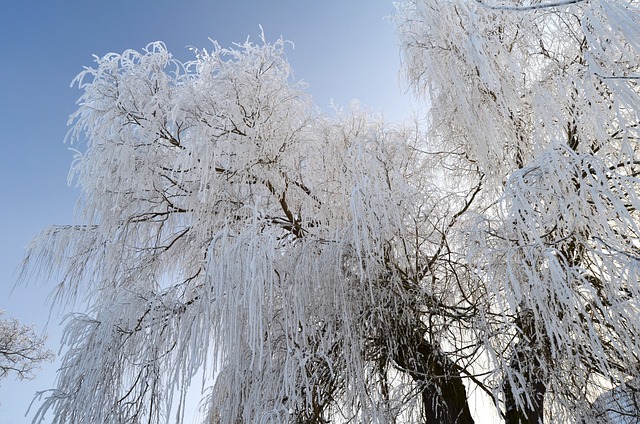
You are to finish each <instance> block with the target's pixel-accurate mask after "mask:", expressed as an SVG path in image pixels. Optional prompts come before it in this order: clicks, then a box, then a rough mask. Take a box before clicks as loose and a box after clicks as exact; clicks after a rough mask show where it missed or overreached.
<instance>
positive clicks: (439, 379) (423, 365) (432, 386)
mask: <svg viewBox="0 0 640 424" xmlns="http://www.w3.org/2000/svg"><path fill="white" fill-rule="evenodd" d="M393 360H394V361H395V362H396V364H398V365H399V366H400V367H401V368H403V369H404V371H405V372H407V373H408V374H409V375H411V377H412V378H413V379H414V380H415V381H416V382H417V383H418V384H419V385H420V386H421V387H422V391H421V397H422V407H423V415H424V422H425V423H428V424H431V423H438V424H474V421H473V418H472V416H471V411H470V409H469V404H468V402H467V392H466V389H465V387H464V384H463V383H462V378H461V377H460V370H459V368H458V366H457V365H456V364H455V363H454V362H453V361H451V359H449V358H448V357H447V356H446V355H445V354H444V353H442V352H441V351H440V350H439V349H438V348H435V347H434V346H433V345H431V344H430V343H429V342H427V340H425V339H424V337H423V336H422V335H421V334H416V335H414V337H412V338H411V339H410V340H405V341H404V342H403V343H401V344H400V346H398V349H397V350H396V351H395V353H394V356H393Z"/></svg>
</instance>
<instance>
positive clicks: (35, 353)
mask: <svg viewBox="0 0 640 424" xmlns="http://www.w3.org/2000/svg"><path fill="white" fill-rule="evenodd" d="M3 314H4V311H0V316H2V315H3ZM44 342H45V338H44V337H40V336H38V335H37V334H36V333H35V332H34V330H33V327H31V326H28V325H24V324H22V323H20V322H19V321H18V320H16V319H15V318H2V319H0V379H4V378H7V377H8V376H9V375H11V374H15V375H16V377H17V378H19V379H21V380H22V379H25V378H27V379H29V378H33V376H34V372H35V370H36V369H37V368H38V367H39V366H40V364H41V363H42V362H45V361H50V360H51V359H53V353H52V352H51V351H49V350H47V349H45V347H44Z"/></svg>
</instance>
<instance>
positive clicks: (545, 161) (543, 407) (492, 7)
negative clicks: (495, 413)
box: [399, 0, 640, 423]
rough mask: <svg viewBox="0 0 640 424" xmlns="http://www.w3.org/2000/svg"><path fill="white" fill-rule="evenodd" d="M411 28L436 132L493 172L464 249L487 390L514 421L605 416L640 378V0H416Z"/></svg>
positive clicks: (413, 77)
mask: <svg viewBox="0 0 640 424" xmlns="http://www.w3.org/2000/svg"><path fill="white" fill-rule="evenodd" d="M399 22H400V31H399V33H400V37H401V39H402V43H403V52H404V55H405V58H406V71H407V75H408V78H409V80H410V81H411V83H412V84H413V86H414V87H415V89H416V91H417V92H418V93H419V95H421V96H426V97H427V98H428V99H429V102H430V103H429V104H430V110H429V118H430V123H431V128H430V130H431V132H430V136H431V137H432V139H433V140H434V141H435V142H439V143H442V145H443V146H444V148H443V150H446V151H448V152H449V155H450V157H451V158H452V159H455V158H458V159H457V161H456V163H458V164H460V165H459V166H458V169H457V170H456V172H458V174H460V176H461V178H465V176H467V175H469V174H470V173H471V175H477V174H478V173H480V174H481V175H482V176H483V177H484V178H485V179H486V183H485V184H484V189H483V191H482V193H480V194H479V195H478V198H479V199H481V201H480V202H478V206H479V207H478V208H475V213H476V220H475V225H474V226H471V227H470V228H469V237H468V239H467V240H466V241H465V243H467V245H466V247H465V248H464V249H463V250H466V251H467V252H468V256H467V257H468V258H469V263H468V266H469V267H471V269H473V270H474V273H475V276H476V277H477V278H478V280H477V281H478V282H479V284H480V285H481V287H482V288H483V291H484V293H485V295H484V297H483V298H481V299H480V302H479V308H478V311H479V315H478V324H477V325H476V326H475V332H474V334H475V337H477V340H478V342H481V343H482V349H483V350H484V358H485V362H484V365H486V367H484V370H485V372H488V373H489V374H488V376H487V377H486V380H485V383H484V386H485V387H486V388H487V389H490V390H492V391H493V393H494V398H495V399H496V403H497V405H499V407H500V408H501V410H502V412H503V416H504V418H505V421H506V422H507V423H540V422H543V421H544V422H601V420H602V418H598V417H594V414H595V412H594V411H593V409H592V408H591V406H590V404H591V402H592V401H593V400H594V398H595V397H596V396H597V395H598V394H600V393H601V392H602V391H603V390H606V388H608V387H612V386H620V387H622V388H624V385H625V383H626V382H628V381H634V380H633V379H634V378H637V377H638V375H639V373H640V367H639V365H640V319H639V318H638V316H639V307H640V304H639V301H640V282H639V280H638V278H639V275H638V273H639V268H638V266H639V265H640V220H639V218H640V216H639V213H640V212H639V208H640V191H639V189H640V185H639V184H640V179H639V178H638V177H639V176H640V160H639V158H638V153H639V144H638V141H639V137H640V127H639V125H640V85H639V82H640V81H639V79H640V42H639V41H640V9H639V5H638V3H637V2H636V1H598V0H594V1H582V0H568V1H558V2H545V1H539V0H534V1H493V0H477V1H474V2H469V1H455V0H450V1H435V0H434V1H430V0H412V1H409V2H406V3H404V4H403V5H401V9H400V13H399ZM465 164H466V165H465ZM492 202H493V203H492ZM492 204H493V206H491V205H492ZM636 407H637V405H636ZM614 408H615V406H614ZM637 415H638V411H636V416H637ZM583 420H584V421H583ZM591 420H593V421H591Z"/></svg>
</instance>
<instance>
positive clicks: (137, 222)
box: [26, 40, 478, 423]
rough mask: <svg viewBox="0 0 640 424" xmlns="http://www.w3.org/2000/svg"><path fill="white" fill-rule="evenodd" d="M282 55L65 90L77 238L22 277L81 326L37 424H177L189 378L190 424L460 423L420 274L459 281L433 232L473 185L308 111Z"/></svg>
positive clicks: (448, 330)
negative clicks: (195, 398)
mask: <svg viewBox="0 0 640 424" xmlns="http://www.w3.org/2000/svg"><path fill="white" fill-rule="evenodd" d="M263 41H264V40H263ZM285 44H286V43H284V42H283V41H277V42H275V43H273V44H269V43H265V42H263V43H262V44H260V45H255V44H251V43H245V44H243V45H240V46H239V47H238V48H236V49H224V48H221V47H220V46H218V45H214V47H213V49H212V50H211V51H206V50H201V51H196V52H195V55H196V57H195V59H194V60H193V61H191V62H187V63H181V62H178V61H176V60H175V59H172V57H171V55H170V54H169V53H168V52H167V50H166V48H165V46H164V45H163V44H162V43H153V44H150V45H149V46H147V47H146V49H144V50H143V51H141V52H137V51H133V50H128V51H125V52H124V53H122V54H109V55H107V56H104V57H101V58H96V66H95V67H94V68H87V69H85V71H83V72H82V73H81V74H80V75H79V76H78V77H77V79H76V82H77V84H78V86H79V87H80V89H81V90H82V91H83V94H82V96H81V97H80V99H79V101H78V110H77V112H76V113H75V114H74V115H73V116H72V118H71V124H72V129H71V131H70V137H71V138H72V141H73V142H74V143H75V145H76V148H77V154H76V157H75V160H74V162H73V166H72V171H71V179H72V181H74V182H75V183H76V184H78V186H79V187H80V189H81V190H82V199H81V203H80V207H79V211H80V215H79V221H80V222H79V223H78V224H76V225H69V226H54V227H51V228H49V229H48V230H46V231H44V232H43V233H42V234H41V235H40V236H39V237H38V238H37V239H36V240H35V241H34V244H33V246H32V248H31V249H30V251H29V253H28V257H27V268H26V269H27V270H29V269H36V270H40V271H46V272H47V273H49V274H48V276H49V277H51V278H56V279H58V281H59V284H58V287H57V289H56V296H55V298H56V301H58V302H60V303H62V304H63V305H67V306H68V307H70V308H71V307H73V306H74V305H76V306H77V307H79V306H82V307H83V308H85V309H84V311H83V312H81V313H74V314H71V315H70V317H69V318H68V321H67V325H66V329H65V332H64V336H63V343H64V344H65V354H64V357H63V360H62V366H61V369H60V371H59V374H58V378H57V382H56V388H55V389H53V390H52V391H50V392H48V394H47V396H46V397H45V399H44V401H43V403H42V405H41V408H40V409H39V411H38V413H37V415H36V417H35V420H36V421H43V420H44V419H45V417H46V416H47V414H49V413H51V414H52V415H53V422H54V423H87V422H99V423H123V422H127V423H138V422H167V421H169V420H170V419H172V418H171V417H172V416H174V414H175V417H176V420H178V421H180V420H182V419H183V415H184V407H185V401H186V398H185V397H186V392H187V389H188V388H189V387H191V386H193V385H196V386H197V385H198V381H201V380H200V379H202V378H203V379H204V380H205V381H212V383H211V385H210V387H207V388H206V390H205V393H206V395H205V396H204V398H203V400H202V405H203V406H204V408H205V410H206V415H207V418H206V422H216V423H218V422H219V423H237V422H261V423H266V422H273V423H282V422H300V423H302V422H305V423H322V422H327V421H328V420H332V421H345V422H346V421H354V420H355V421H357V422H396V421H397V420H399V421H403V422H406V421H416V420H419V419H420V420H429V421H434V420H435V421H441V420H442V421H446V422H454V421H455V420H457V419H458V418H459V417H461V419H464V420H465V422H472V418H471V414H470V409H469V406H468V404H467V395H466V390H465V386H464V385H463V383H462V380H461V374H462V373H463V372H464V370H463V369H462V368H461V367H460V365H459V364H457V363H455V362H454V361H452V360H451V359H449V357H448V356H447V355H445V353H444V352H445V349H444V347H443V346H444V345H445V344H446V346H456V345H457V344H460V343H462V342H460V343H459V341H457V340H456V334H459V332H461V331H462V328H463V327H465V326H467V325H468V323H467V321H468V320H466V319H464V318H465V317H467V316H469V315H470V312H469V309H468V306H467V305H466V303H468V302H465V300H464V299H462V298H460V297H459V296H458V294H457V289H455V282H454V279H453V278H447V279H446V281H447V283H446V284H445V283H442V282H441V281H440V280H439V279H436V278H435V275H442V276H447V275H448V276H452V275H460V277H461V278H462V277H463V274H464V273H465V272H467V271H466V268H465V267H462V266H459V265H458V264H457V263H456V262H455V261H453V260H452V258H454V257H456V256H455V254H454V253H453V252H452V250H451V249H450V248H449V246H448V240H449V238H448V235H449V234H450V233H453V231H454V229H455V228H457V227H458V226H459V218H460V217H462V215H463V212H464V211H465V210H466V209H468V207H469V205H470V203H471V201H472V199H473V198H474V196H475V194H476V193H477V191H478V187H477V186H474V185H473V184H471V185H470V186H469V188H465V189H459V190H458V191H448V190H444V189H442V188H440V187H438V186H437V184H435V182H436V181H437V180H438V179H439V176H440V174H438V175H435V174H437V173H439V172H440V171H438V169H440V168H439V166H438V163H439V161H441V158H440V157H433V156H432V155H430V154H429V153H427V150H426V148H425V146H424V144H425V140H424V138H423V137H422V136H421V135H420V133H419V131H417V130H410V129H406V128H396V129H393V128H391V127H386V126H385V125H384V124H383V123H382V122H380V120H379V119H377V118H375V117H373V116H370V115H368V114H367V113H365V112H363V111H361V110H360V109H359V108H358V107H357V106H354V107H353V108H352V110H350V111H348V112H341V113H337V114H336V115H334V116H325V115H323V114H320V113H319V112H317V110H316V109H315V108H314V106H313V105H312V103H311V102H310V100H309V98H308V97H307V96H306V95H305V94H304V91H303V89H304V87H303V85H302V84H300V83H298V82H295V81H294V80H293V79H292V77H291V73H290V69H289V65H288V63H287V61H286V58H285V56H284V48H285ZM458 259H459V258H458ZM46 276H47V275H44V276H43V277H46ZM443 281H445V280H443ZM454 315H455V316H456V317H458V319H457V320H451V319H449V318H446V317H447V316H454ZM425 317H426V318H425ZM445 342H446V343H445ZM466 355H467V356H468V358H469V361H472V360H473V355H474V353H473V352H467V353H466ZM195 376H197V378H195ZM203 376H204V377H203ZM434 376H437V377H438V378H432V377H434ZM460 422H462V421H460Z"/></svg>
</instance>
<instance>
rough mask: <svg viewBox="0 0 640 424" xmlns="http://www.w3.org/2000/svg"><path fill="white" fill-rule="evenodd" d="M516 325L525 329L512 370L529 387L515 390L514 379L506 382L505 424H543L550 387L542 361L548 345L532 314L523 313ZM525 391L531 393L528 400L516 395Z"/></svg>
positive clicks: (511, 365) (514, 356)
mask: <svg viewBox="0 0 640 424" xmlns="http://www.w3.org/2000/svg"><path fill="white" fill-rule="evenodd" d="M516 323H517V325H518V327H519V328H520V330H521V336H520V337H521V338H520V340H519V341H518V343H516V345H515V349H514V353H513V356H512V358H511V362H510V364H509V366H510V370H509V371H510V372H511V373H512V374H515V375H518V374H519V375H521V376H522V377H523V378H524V380H525V387H524V388H520V387H517V386H516V387H514V385H513V384H512V382H511V380H508V379H505V381H504V383H503V387H502V388H503V391H504V394H505V424H542V423H544V396H545V394H546V392H547V386H546V384H545V380H546V377H545V372H544V370H543V367H542V364H541V362H540V358H541V356H542V357H544V349H545V347H544V346H545V343H544V341H540V340H539V337H538V335H537V332H536V330H535V324H534V320H533V313H531V311H524V312H521V313H520V314H519V315H518V318H517V320H516ZM521 389H524V390H525V393H526V394H528V399H527V398H526V397H516V396H514V393H522V391H521Z"/></svg>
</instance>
